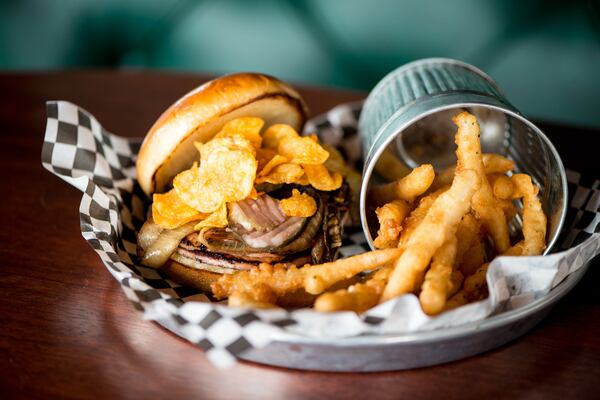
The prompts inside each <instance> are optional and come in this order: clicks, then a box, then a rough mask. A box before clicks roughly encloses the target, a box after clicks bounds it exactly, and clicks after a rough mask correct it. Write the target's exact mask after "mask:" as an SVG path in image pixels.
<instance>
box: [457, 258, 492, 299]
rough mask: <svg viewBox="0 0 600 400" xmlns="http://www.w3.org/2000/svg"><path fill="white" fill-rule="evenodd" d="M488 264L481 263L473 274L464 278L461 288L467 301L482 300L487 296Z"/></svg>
mask: <svg viewBox="0 0 600 400" xmlns="http://www.w3.org/2000/svg"><path fill="white" fill-rule="evenodd" d="M489 265H490V263H485V264H483V265H481V266H480V267H479V268H477V270H476V271H475V273H473V275H471V276H468V277H467V278H466V279H465V283H464V285H463V288H464V291H465V296H466V298H467V299H468V300H469V301H478V300H482V299H484V298H485V297H486V296H487V281H486V275H487V270H488V267H489Z"/></svg>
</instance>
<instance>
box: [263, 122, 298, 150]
mask: <svg viewBox="0 0 600 400" xmlns="http://www.w3.org/2000/svg"><path fill="white" fill-rule="evenodd" d="M298 136H299V135H298V132H296V130H295V129H294V128H292V127H291V126H289V125H285V124H275V125H271V126H270V127H268V128H267V130H266V131H265V133H263V146H264V147H266V148H269V149H276V148H277V146H279V142H280V141H281V139H283V138H284V137H298Z"/></svg>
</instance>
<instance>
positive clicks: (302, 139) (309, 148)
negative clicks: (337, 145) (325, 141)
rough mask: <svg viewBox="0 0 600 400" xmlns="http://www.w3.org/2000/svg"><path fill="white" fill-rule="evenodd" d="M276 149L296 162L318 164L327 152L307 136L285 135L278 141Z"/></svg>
mask: <svg viewBox="0 0 600 400" xmlns="http://www.w3.org/2000/svg"><path fill="white" fill-rule="evenodd" d="M277 151H278V152H279V154H281V155H282V156H284V157H287V158H288V159H289V160H290V162H293V163H296V164H308V165H319V164H323V163H324V162H325V161H326V160H327V158H328V157H329V153H328V152H327V151H326V150H325V149H324V148H323V147H321V145H320V144H318V143H316V142H315V141H314V140H312V139H311V138H310V137H308V136H295V137H292V136H285V137H283V138H282V139H281V140H280V141H279V145H278V146H277Z"/></svg>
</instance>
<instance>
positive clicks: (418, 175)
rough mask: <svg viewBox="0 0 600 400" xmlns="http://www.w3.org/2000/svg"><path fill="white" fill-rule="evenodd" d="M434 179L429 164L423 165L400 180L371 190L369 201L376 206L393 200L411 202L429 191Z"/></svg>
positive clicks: (433, 172)
mask: <svg viewBox="0 0 600 400" xmlns="http://www.w3.org/2000/svg"><path fill="white" fill-rule="evenodd" d="M434 178H435V171H434V170H433V167H432V166H431V165H430V164H423V165H421V166H419V167H417V168H415V169H413V170H412V172H411V173H410V174H408V175H407V176H405V177H404V178H402V179H399V180H397V181H394V182H390V183H387V184H385V185H381V186H376V187H374V188H372V189H371V190H370V191H369V199H370V201H371V203H372V204H374V205H376V206H380V205H382V204H386V203H389V202H391V201H394V200H405V201H408V202H412V201H414V200H415V198H416V197H417V196H419V195H421V194H423V193H425V191H426V190H427V189H429V186H431V183H432V182H433V179H434Z"/></svg>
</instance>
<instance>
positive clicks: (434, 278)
mask: <svg viewBox="0 0 600 400" xmlns="http://www.w3.org/2000/svg"><path fill="white" fill-rule="evenodd" d="M455 258H456V236H454V235H452V236H450V238H449V239H448V240H447V241H446V242H445V243H444V244H443V245H442V246H441V247H440V248H439V249H438V250H437V251H436V252H435V253H434V254H433V257H432V260H431V266H430V267H429V270H428V271H427V274H425V281H424V282H423V286H422V287H421V293H420V294H419V301H420V302H421V307H422V308H423V311H424V312H425V313H426V314H428V315H436V314H439V313H440V312H442V310H443V309H444V304H446V298H447V296H448V292H449V291H450V289H451V286H452V283H451V276H452V266H453V264H454V260H455Z"/></svg>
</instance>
